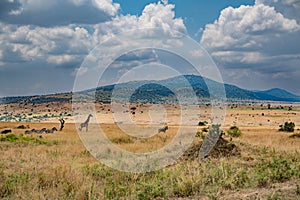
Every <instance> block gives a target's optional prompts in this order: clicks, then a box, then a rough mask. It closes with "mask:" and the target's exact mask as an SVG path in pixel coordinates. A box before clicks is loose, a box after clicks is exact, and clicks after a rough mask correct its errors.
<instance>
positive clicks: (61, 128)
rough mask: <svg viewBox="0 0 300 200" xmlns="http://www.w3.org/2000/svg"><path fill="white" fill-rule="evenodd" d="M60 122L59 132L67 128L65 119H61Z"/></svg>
mask: <svg viewBox="0 0 300 200" xmlns="http://www.w3.org/2000/svg"><path fill="white" fill-rule="evenodd" d="M59 122H60V129H59V131H62V130H63V128H64V127H65V120H64V119H63V118H60V119H59Z"/></svg>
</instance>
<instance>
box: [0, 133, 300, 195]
mask: <svg viewBox="0 0 300 200" xmlns="http://www.w3.org/2000/svg"><path fill="white" fill-rule="evenodd" d="M66 136H67V135H65V136H64V135H63V136H61V137H62V138H61V139H63V138H66ZM10 137H12V136H10ZM10 137H8V138H10ZM19 137H22V136H19ZM22 140H23V138H22ZM25 140H26V139H25ZM28 140H29V139H28ZM48 140H50V139H49V138H48ZM16 141H17V140H16ZM16 141H15V140H12V141H9V142H8V141H5V144H6V148H5V149H6V151H2V152H1V154H2V155H3V157H1V160H0V161H1V162H0V180H1V181H0V198H1V199H41V198H46V199H154V198H166V199H167V198H177V197H192V196H198V197H203V196H206V197H209V198H210V199H219V198H220V197H222V196H224V195H226V194H229V193H232V192H238V191H240V190H243V189H255V188H271V187H272V185H273V184H276V183H285V182H287V181H296V183H297V184H298V187H299V184H300V155H299V152H289V153H287V152H276V151H275V150H274V149H268V148H262V147H254V146H251V145H246V144H243V143H237V145H238V146H239V147H240V148H241V150H242V155H241V156H239V157H228V158H221V159H207V160H202V161H199V160H190V161H180V162H178V163H177V164H175V165H173V166H170V167H167V168H165V169H162V170H159V171H156V172H152V173H146V174H134V173H125V172H119V171H116V170H114V169H111V168H108V167H106V166H104V165H102V164H100V163H99V162H97V161H95V160H94V159H93V158H92V157H91V156H90V154H89V153H88V152H87V151H85V150H84V148H83V147H82V146H81V143H80V140H78V138H77V139H73V140H71V139H69V140H67V141H66V142H65V143H56V144H53V145H51V146H49V145H47V144H43V142H41V143H35V142H31V143H29V144H28V145H26V146H24V145H21V146H20V145H15V142H16ZM34 141H35V140H34ZM1 144H2V143H0V145H1ZM0 150H4V149H1V148H0ZM298 190H299V189H298ZM292 193H293V197H294V198H295V199H297V198H298V197H300V192H299V191H297V189H295V190H294V191H292ZM273 196H274V195H273ZM273 196H266V197H265V198H266V199H267V198H269V197H270V198H271V199H272V198H273ZM274 197H276V198H277V197H278V198H280V194H276V195H275V196H274Z"/></svg>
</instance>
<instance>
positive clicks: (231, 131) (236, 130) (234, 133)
mask: <svg viewBox="0 0 300 200" xmlns="http://www.w3.org/2000/svg"><path fill="white" fill-rule="evenodd" d="M227 133H228V135H229V136H230V137H240V136H241V135H242V132H241V131H240V129H239V128H238V127H237V126H232V127H230V129H229V130H228V131H227Z"/></svg>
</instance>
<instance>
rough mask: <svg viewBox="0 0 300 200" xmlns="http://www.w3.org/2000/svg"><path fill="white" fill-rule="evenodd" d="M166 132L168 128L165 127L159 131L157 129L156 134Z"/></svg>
mask: <svg viewBox="0 0 300 200" xmlns="http://www.w3.org/2000/svg"><path fill="white" fill-rule="evenodd" d="M167 130H168V126H165V127H163V128H160V129H158V133H160V132H164V133H165V132H166V131H167Z"/></svg>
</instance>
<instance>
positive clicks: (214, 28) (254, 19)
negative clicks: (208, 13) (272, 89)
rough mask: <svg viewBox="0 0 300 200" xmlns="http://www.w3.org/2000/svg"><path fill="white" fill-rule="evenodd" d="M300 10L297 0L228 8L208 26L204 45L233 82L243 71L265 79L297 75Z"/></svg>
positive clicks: (269, 0)
mask: <svg viewBox="0 0 300 200" xmlns="http://www.w3.org/2000/svg"><path fill="white" fill-rule="evenodd" d="M298 7H299V1H296V0H283V1H277V0H257V1H256V3H255V5H253V6H241V7H239V8H232V7H228V8H226V9H224V10H223V11H222V12H221V14H220V16H219V19H218V20H216V21H215V22H214V23H213V24H208V25H206V27H205V30H204V32H203V36H202V38H201V44H202V45H203V46H204V47H205V48H207V49H208V51H209V52H211V54H212V56H213V58H214V59H215V61H216V62H217V63H218V64H219V65H220V66H221V67H222V68H224V72H228V71H230V73H228V74H227V75H225V76H227V78H228V79H231V80H232V76H233V75H234V76H235V75H236V74H237V73H240V74H242V72H241V70H244V71H247V73H245V74H247V75H248V76H252V75H254V74H256V75H257V73H260V74H261V75H262V76H264V77H276V76H277V77H279V76H278V75H279V74H281V75H282V76H283V75H284V74H285V75H284V76H286V75H287V74H291V73H294V72H295V71H299V70H300V69H299V68H297V69H296V67H295V66H299V61H300V59H299V58H300V44H299V41H300V25H299V23H298V22H299V19H300V18H299V14H293V13H294V12H292V10H293V9H294V11H295V9H296V8H298ZM298 10H299V9H298ZM298 13H299V12H298ZM234 72H235V73H234ZM251 73H252V75H251ZM253 77H254V76H253ZM240 78H241V79H243V78H245V77H240ZM253 79H254V78H253ZM269 81H270V80H269ZM244 84H246V83H244ZM294 84H295V83H294Z"/></svg>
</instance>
